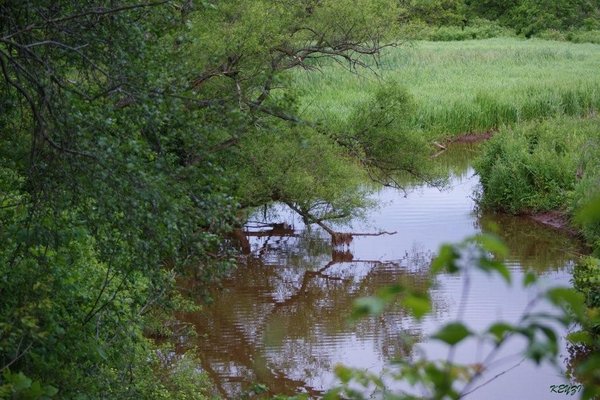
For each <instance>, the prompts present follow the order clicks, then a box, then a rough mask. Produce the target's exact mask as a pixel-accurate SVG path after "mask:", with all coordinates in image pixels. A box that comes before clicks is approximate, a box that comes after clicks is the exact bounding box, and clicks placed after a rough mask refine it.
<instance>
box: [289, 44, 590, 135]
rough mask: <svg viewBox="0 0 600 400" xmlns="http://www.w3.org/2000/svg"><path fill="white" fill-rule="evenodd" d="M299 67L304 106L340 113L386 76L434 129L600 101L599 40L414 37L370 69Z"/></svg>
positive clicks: (421, 127) (309, 111)
mask: <svg viewBox="0 0 600 400" xmlns="http://www.w3.org/2000/svg"><path fill="white" fill-rule="evenodd" d="M319 67H320V70H321V71H320V72H314V71H309V72H305V71H298V72H296V73H295V76H294V79H295V80H296V83H297V85H298V87H300V88H301V90H302V91H303V95H302V98H301V112H302V113H303V114H304V115H305V116H306V117H309V118H311V119H313V118H317V119H321V118H322V119H323V120H330V121H331V120H334V121H335V120H337V121H345V120H346V118H347V117H348V115H349V114H350V113H351V112H352V110H353V109H354V108H355V107H360V106H361V105H362V104H365V100H367V99H369V98H370V96H371V93H373V92H374V91H375V88H376V87H378V86H380V85H381V83H382V82H385V81H390V80H391V81H396V82H399V83H400V84H401V85H403V86H405V87H406V88H407V90H408V92H409V93H410V94H411V96H412V97H413V100H414V103H415V107H414V111H413V112H412V115H410V116H409V117H408V118H409V119H410V121H409V122H410V126H411V127H412V129H414V130H418V131H421V132H422V133H423V134H426V135H430V136H431V137H436V138H439V137H444V136H445V137H449V136H453V135H458V134H461V133H467V132H482V131H488V130H495V129H498V128H499V127H502V126H505V125H512V124H515V123H518V122H522V121H529V120H534V119H541V118H548V117H553V116H560V115H568V116H586V115H589V114H590V113H593V112H595V111H596V110H598V109H600V45H596V44H574V43H565V42H551V41H544V40H521V39H517V38H501V39H488V40H471V41H463V42H413V43H405V44H403V45H401V46H399V47H396V48H390V49H387V50H386V51H385V52H384V54H383V55H382V57H381V59H380V60H379V63H378V64H373V65H372V71H368V70H364V69H362V70H359V71H358V72H357V71H350V70H348V68H346V67H345V66H343V65H340V64H338V63H327V64H323V65H320V66H319Z"/></svg>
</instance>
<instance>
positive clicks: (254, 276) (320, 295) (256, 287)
mask: <svg viewBox="0 0 600 400" xmlns="http://www.w3.org/2000/svg"><path fill="white" fill-rule="evenodd" d="M473 151H474V150H473V147H465V146H463V147H461V148H460V149H454V150H453V151H452V152H449V154H447V155H442V156H441V157H440V162H442V163H447V164H448V168H449V174H450V182H449V186H448V188H446V189H445V190H442V191H440V190H438V189H435V188H430V187H425V186H416V187H413V188H412V190H411V191H410V192H409V194H408V196H406V197H404V193H402V192H398V191H395V190H392V189H385V190H381V191H380V192H378V193H377V194H376V198H377V199H378V200H379V201H380V203H381V207H379V208H378V209H377V210H374V211H372V212H370V213H369V214H368V215H367V218H366V219H365V221H366V222H365V221H357V222H355V223H353V226H352V228H348V229H347V230H348V231H355V232H367V231H370V232H377V231H396V232H397V233H396V234H394V235H383V236H362V237H355V238H354V240H353V241H352V243H351V244H350V245H349V246H346V247H345V248H344V249H343V251H333V250H332V248H331V246H330V244H329V237H327V235H326V234H324V233H323V232H321V231H319V230H315V229H312V230H311V231H308V230H306V229H304V226H303V225H302V223H301V221H300V220H299V218H297V217H295V216H294V215H293V213H290V212H288V211H287V210H285V209H284V208H279V209H277V208H276V209H275V210H273V211H275V212H276V213H275V214H276V215H273V214H272V215H271V216H270V218H268V221H266V222H286V223H287V224H289V225H291V226H293V227H294V228H295V229H293V230H287V231H285V232H283V235H279V236H277V235H269V234H264V233H261V234H254V235H253V236H250V237H249V240H250V245H251V255H250V256H249V257H248V259H247V260H246V261H245V262H242V263H241V264H240V265H239V267H238V268H237V269H236V270H235V271H234V272H233V273H232V275H231V276H230V277H229V278H228V279H227V280H225V282H224V283H223V287H222V288H221V289H220V290H218V291H215V292H214V302H213V303H212V304H210V305H209V306H205V307H204V309H203V311H201V312H199V313H197V314H194V315H189V316H187V318H186V320H187V321H188V322H192V323H193V324H194V326H195V328H196V331H197V333H198V336H197V338H193V339H189V341H188V342H187V343H186V346H187V347H195V348H196V349H197V353H198V356H199V357H200V359H201V360H202V369H203V370H205V371H206V372H207V373H208V374H209V375H210V377H211V378H212V380H213V381H214V383H215V385H216V387H217V389H218V391H219V395H220V396H222V397H223V398H240V397H242V396H243V395H244V394H246V395H247V394H248V391H249V390H250V389H251V388H252V386H253V385H255V384H262V385H264V386H266V387H268V388H269V390H270V393H281V394H290V395H291V394H295V393H309V394H310V395H311V397H317V398H318V397H319V396H320V395H321V394H322V393H323V392H324V391H325V390H327V389H328V388H331V387H332V386H334V385H335V384H336V379H335V376H334V374H333V373H332V371H333V368H334V366H335V365H336V364H338V363H341V364H344V365H346V366H350V367H358V368H363V369H367V370H368V371H370V372H374V373H379V372H381V371H383V370H384V369H385V368H386V367H387V366H388V365H389V363H390V361H392V360H394V359H402V358H411V357H412V358H413V359H414V358H417V357H421V356H423V355H425V356H427V357H430V358H433V359H441V358H443V359H445V358H446V357H447V355H448V349H447V348H446V347H444V346H442V345H441V344H439V343H436V342H433V341H429V340H428V339H427V337H428V335H430V334H431V333H432V332H433V331H434V330H435V329H436V328H439V327H440V326H441V325H442V324H443V323H444V322H447V321H450V320H454V319H455V318H456V317H457V313H458V312H459V311H458V310H459V308H460V304H461V295H462V293H463V285H464V283H465V281H464V277H463V276H450V275H445V274H442V275H439V276H438V277H437V278H436V281H435V284H434V285H433V288H432V289H431V291H430V295H431V298H432V300H433V305H434V309H433V313H432V315H431V316H429V317H427V318H425V319H424V320H423V321H421V322H417V321H415V320H414V319H413V318H411V317H410V316H409V315H408V314H407V313H406V312H405V311H404V310H403V309H402V308H400V307H392V308H391V309H390V310H389V311H388V312H386V313H384V314H383V315H381V316H378V317H372V318H365V319H363V320H360V321H358V322H355V323H349V322H348V317H349V315H350V313H351V311H352V303H353V301H354V300H355V299H356V298H358V297H361V296H368V295H372V294H373V293H374V292H375V291H376V290H377V289H378V288H381V287H383V286H385V285H389V284H392V283H396V282H398V281H402V282H404V283H410V284H412V285H415V286H419V285H423V283H424V282H425V280H426V279H427V270H428V268H429V264H430V261H431V259H432V257H434V256H435V253H436V251H437V250H438V248H439V246H440V245H441V244H442V243H446V242H459V241H461V240H462V239H464V238H465V237H467V236H469V235H473V234H475V233H478V232H482V231H486V227H487V226H490V224H492V223H493V224H496V225H497V227H498V229H499V234H500V236H502V238H503V239H504V240H505V241H506V243H507V244H508V246H509V248H510V250H511V256H510V257H509V258H508V260H507V264H508V266H509V268H510V270H511V272H512V274H513V277H514V282H515V283H513V285H512V286H511V287H508V286H507V285H505V284H504V283H503V281H501V280H499V279H497V278H491V277H489V276H487V275H484V274H477V273H475V274H471V275H470V277H469V280H470V285H469V294H468V297H467V302H466V303H465V304H466V306H465V307H464V314H463V315H464V317H463V321H464V322H465V323H466V324H468V325H469V326H471V327H472V328H473V329H474V330H476V331H477V330H483V329H484V328H485V327H487V326H488V325H489V324H491V323H492V322H493V321H497V320H504V321H512V322H516V321H517V320H518V318H519V317H520V316H521V315H522V313H523V310H524V308H525V307H526V305H527V304H528V302H529V301H530V300H531V299H533V298H534V297H535V294H536V293H537V292H536V291H535V290H533V289H531V288H530V289H525V288H523V287H522V286H521V285H520V282H521V280H522V279H521V278H522V277H523V275H524V273H525V272H526V271H527V270H533V271H535V272H536V273H537V274H538V275H539V276H540V277H542V280H543V282H544V284H545V285H559V284H561V285H568V284H569V279H570V275H569V271H570V268H572V265H573V260H574V258H575V254H577V253H578V252H579V251H580V249H579V243H577V241H575V240H574V239H573V238H571V237H569V236H568V235H566V234H563V233H561V232H560V231H557V230H554V229H551V228H547V227H544V226H542V225H540V224H538V223H536V222H533V221H529V220H524V219H522V218H517V217H510V216H506V215H501V216H498V215H491V214H482V213H480V212H477V211H476V207H475V202H474V200H473V196H474V193H475V192H476V190H477V186H478V178H477V176H476V175H474V172H473V170H472V169H471V168H470V167H469V159H470V158H471V154H472V152H473ZM257 218H260V217H259V216H256V217H255V218H253V219H257ZM262 222H265V221H262ZM248 230H249V231H254V232H255V231H256V229H255V228H250V225H249V228H248ZM338 230H343V229H338ZM344 230H346V229H344ZM411 342H415V343H416V345H415V346H410V344H409V343H411ZM521 345H522V343H520V342H518V341H516V340H515V341H513V342H509V346H508V347H507V348H506V349H505V351H504V352H503V353H502V354H500V355H499V357H497V362H495V363H494V365H493V366H492V368H491V369H490V370H489V371H488V372H487V373H486V374H485V375H484V377H483V379H481V380H480V381H479V382H478V383H479V384H483V383H484V382H486V381H487V380H489V379H491V378H493V377H496V376H497V375H498V377H497V378H496V379H494V380H493V381H491V382H490V383H488V384H485V385H483V386H482V387H481V388H479V389H478V390H476V391H475V392H473V393H472V394H470V395H468V396H467V397H466V398H467V399H489V400H492V399H502V400H506V399H531V400H535V399H548V400H551V399H553V398H558V397H557V396H564V394H563V395H558V394H556V393H552V392H551V385H559V384H562V383H566V381H565V378H563V377H562V374H561V370H560V368H559V369H556V368H555V367H552V366H542V367H536V366H535V365H533V364H531V363H529V362H522V357H521V356H520V355H519V350H520V349H521V347H519V346H521ZM486 350H489V348H486V347H485V346H484V345H482V344H480V343H477V342H475V341H472V342H467V343H465V344H463V345H461V346H459V347H458V352H457V355H456V358H455V359H456V360H457V361H461V362H465V363H478V362H480V361H481V360H482V359H483V357H484V356H485V355H486ZM567 357H568V356H567V354H566V351H565V349H564V343H563V347H562V351H561V359H563V360H566V359H567ZM562 368H564V367H562ZM476 386H477V385H476Z"/></svg>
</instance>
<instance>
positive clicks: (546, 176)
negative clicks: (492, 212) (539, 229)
mask: <svg viewBox="0 0 600 400" xmlns="http://www.w3.org/2000/svg"><path fill="white" fill-rule="evenodd" d="M599 167H600V119H598V118H590V119H579V118H554V119H549V120H546V121H534V122H530V123H526V124H522V125H519V126H518V127H515V128H506V129H503V130H501V131H500V132H499V133H498V134H497V135H496V136H495V137H493V138H492V139H491V140H490V141H489V142H488V143H486V144H485V145H484V147H483V152H482V155H481V156H480V158H479V159H478V160H477V161H476V163H475V169H476V171H477V172H478V173H479V175H480V177H481V184H482V186H483V197H482V199H481V202H482V204H483V206H484V207H488V208H493V209H496V210H502V211H505V212H509V213H512V214H517V213H536V212H543V211H551V210H562V211H565V212H569V213H572V212H574V211H575V210H577V209H578V208H580V207H581V205H583V204H586V203H587V202H589V201H590V199H591V198H593V196H594V195H595V194H596V193H597V191H598V187H599V185H598V183H599V182H600V168H599ZM588 225H589V226H588V227H587V228H586V227H584V231H586V232H587V233H588V234H589V239H590V240H597V239H594V237H596V236H597V237H600V235H599V234H598V233H600V231H598V232H595V230H596V228H597V227H596V226H595V225H594V224H588Z"/></svg>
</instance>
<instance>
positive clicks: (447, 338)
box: [432, 322, 472, 346]
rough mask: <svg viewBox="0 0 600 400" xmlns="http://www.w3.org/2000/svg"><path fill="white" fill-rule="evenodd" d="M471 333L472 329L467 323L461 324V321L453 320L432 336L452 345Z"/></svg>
mask: <svg viewBox="0 0 600 400" xmlns="http://www.w3.org/2000/svg"><path fill="white" fill-rule="evenodd" d="M471 334H472V333H471V331H470V330H469V329H467V327H466V326H465V325H463V324H461V323H460V322H452V323H449V324H447V325H445V326H444V327H443V328H442V329H440V330H439V331H437V333H436V334H434V335H433V336H432V338H433V339H438V340H441V341H442V342H445V343H447V344H449V345H450V346H454V345H456V344H457V343H460V342H461V341H463V340H464V339H465V338H466V337H468V336H470V335H471Z"/></svg>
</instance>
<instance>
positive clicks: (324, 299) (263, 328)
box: [186, 231, 433, 397]
mask: <svg viewBox="0 0 600 400" xmlns="http://www.w3.org/2000/svg"><path fill="white" fill-rule="evenodd" d="M280 233H281V232H280ZM250 239H251V240H250V241H251V244H252V247H251V254H250V255H249V256H248V257H247V261H246V262H245V263H244V264H242V265H240V267H239V268H238V269H237V270H236V271H235V272H234V274H233V275H232V276H231V277H230V278H229V279H227V280H226V281H225V282H224V283H223V288H222V289H221V290H220V293H219V294H218V296H215V301H214V303H213V304H211V305H210V306H207V307H206V308H205V309H203V310H202V312H200V313H197V314H193V315H187V316H186V320H187V321H188V322H192V323H193V324H194V325H195V327H196V330H197V332H198V338H196V339H195V341H194V343H190V344H189V345H193V346H195V347H197V348H198V351H199V353H200V355H201V359H202V367H203V368H204V369H205V370H206V371H207V372H208V373H209V374H210V375H211V378H212V379H213V380H214V382H215V383H216V384H217V385H218V387H219V390H220V392H221V394H222V395H223V396H225V397H235V396H236V395H239V394H240V393H241V392H242V390H243V388H244V387H248V386H249V385H251V384H252V383H258V382H259V383H263V384H266V385H267V386H268V387H269V388H270V389H271V390H272V391H273V392H274V393H289V394H292V393H298V392H306V393H310V394H311V395H318V394H319V393H321V392H322V390H323V389H324V388H326V387H327V386H328V385H329V384H330V383H331V382H332V381H333V376H332V370H333V366H334V364H335V363H337V362H350V364H352V361H353V360H354V364H356V361H357V360H356V357H365V356H366V354H367V353H368V356H366V357H371V358H372V359H364V358H361V359H360V360H359V361H360V362H361V363H363V364H362V365H363V366H365V365H367V364H369V362H370V363H371V364H373V365H377V368H381V366H382V365H383V364H384V363H385V362H386V361H388V360H391V359H394V358H403V357H410V355H411V343H414V342H416V341H419V340H420V339H421V332H420V330H419V329H415V325H414V324H413V323H411V321H412V319H411V317H409V316H408V314H407V313H406V312H405V311H404V310H402V309H401V308H400V307H396V308H394V309H391V310H389V312H386V313H385V314H383V315H382V316H380V317H373V318H367V319H364V320H361V321H359V322H357V323H350V322H349V320H348V316H349V315H350V314H351V312H352V304H353V301H354V299H356V298H357V297H361V296H367V295H370V294H372V293H373V292H375V291H376V290H377V289H379V288H381V287H384V286H386V285H389V284H391V283H395V282H398V281H399V280H402V281H404V282H405V283H408V284H410V285H412V286H413V287H417V288H419V287H424V285H425V283H426V281H427V270H428V267H429V264H430V261H431V258H432V256H433V254H432V253H430V252H419V251H417V250H415V251H414V252H406V254H405V256H404V257H403V258H401V259H399V260H390V261H381V260H362V259H354V257H353V255H352V253H350V252H349V251H348V250H347V249H341V250H340V249H334V248H332V247H331V245H330V241H329V238H328V237H325V236H322V235H320V233H319V232H318V231H317V232H315V231H313V232H305V233H302V234H296V233H295V232H293V231H292V232H286V233H284V234H283V235H277V236H275V235H266V234H264V233H259V234H254V235H252V237H251V238H250ZM367 366H368V365H367Z"/></svg>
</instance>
